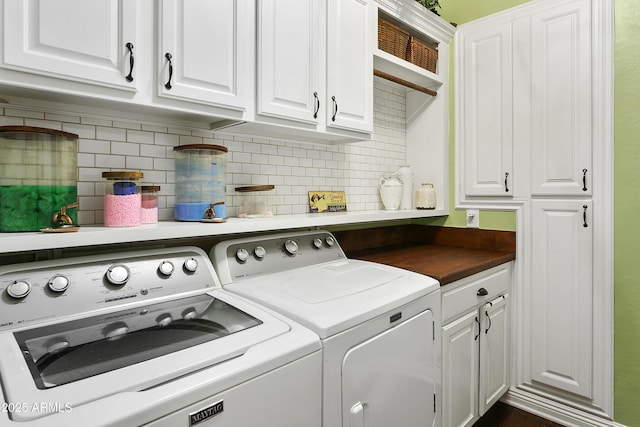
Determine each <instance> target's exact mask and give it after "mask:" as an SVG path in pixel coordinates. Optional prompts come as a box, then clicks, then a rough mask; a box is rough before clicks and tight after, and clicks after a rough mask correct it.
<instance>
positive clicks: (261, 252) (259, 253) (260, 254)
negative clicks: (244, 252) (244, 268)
mask: <svg viewBox="0 0 640 427" xmlns="http://www.w3.org/2000/svg"><path fill="white" fill-rule="evenodd" d="M253 254H254V255H255V256H256V258H258V259H262V258H264V256H265V255H266V254H267V250H266V249H265V248H263V247H262V246H256V248H255V249H254V250H253Z"/></svg>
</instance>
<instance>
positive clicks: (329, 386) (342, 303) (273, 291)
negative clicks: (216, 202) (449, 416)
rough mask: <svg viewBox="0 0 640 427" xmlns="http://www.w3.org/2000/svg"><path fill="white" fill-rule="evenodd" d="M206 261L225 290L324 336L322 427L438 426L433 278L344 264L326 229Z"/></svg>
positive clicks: (225, 249) (229, 250) (243, 244)
mask: <svg viewBox="0 0 640 427" xmlns="http://www.w3.org/2000/svg"><path fill="white" fill-rule="evenodd" d="M210 256H211V257H212V259H213V261H214V265H215V266H216V270H217V271H218V274H219V276H220V279H221V281H222V283H223V286H224V288H225V289H226V290H228V291H230V292H232V293H236V294H239V295H242V296H245V297H246V298H250V299H253V300H254V301H257V302H259V303H260V304H262V305H265V306H267V307H270V308H272V309H274V310H276V311H279V312H280V313H282V314H284V315H285V316H287V317H290V318H291V319H293V320H295V321H297V322H299V323H301V324H303V325H304V326H306V327H308V328H309V329H311V330H313V331H315V332H316V333H317V334H318V335H319V336H320V339H321V341H322V346H323V380H322V383H323V390H322V396H323V397H322V399H323V408H322V425H323V426H324V427H338V426H345V427H346V426H372V427H373V426H375V427H388V426H392V425H401V426H406V427H412V426H415V427H418V426H419V427H425V426H439V425H440V419H441V409H440V386H441V379H440V348H441V346H440V339H441V338H440V334H439V331H440V321H439V319H440V291H439V283H438V281H436V280H435V279H433V278H431V277H427V276H424V275H420V274H416V273H413V272H409V271H406V270H402V269H398V268H394V267H390V266H385V265H380V264H376V263H371V262H366V261H359V260H352V259H348V258H347V257H346V256H345V254H344V252H343V251H342V249H341V248H340V245H339V244H338V242H337V241H336V239H335V238H334V236H333V235H332V234H331V233H329V232H326V231H309V232H298V233H286V234H276V235H266V236H265V235H261V236H258V237H252V238H240V239H235V240H229V241H223V242H221V243H219V244H217V245H216V246H215V247H214V248H213V249H212V250H211V252H210Z"/></svg>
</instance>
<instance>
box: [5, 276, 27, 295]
mask: <svg viewBox="0 0 640 427" xmlns="http://www.w3.org/2000/svg"><path fill="white" fill-rule="evenodd" d="M29 292H31V283H29V282H27V281H26V280H16V281H15V282H13V283H10V284H9V286H7V293H8V294H9V296H10V297H12V298H16V299H21V298H24V297H26V296H27V295H29Z"/></svg>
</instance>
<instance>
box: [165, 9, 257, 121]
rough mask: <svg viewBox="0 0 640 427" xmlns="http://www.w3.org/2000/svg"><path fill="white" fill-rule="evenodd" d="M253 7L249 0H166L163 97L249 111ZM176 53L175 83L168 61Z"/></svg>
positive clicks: (173, 57)
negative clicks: (247, 107) (246, 108)
mask: <svg viewBox="0 0 640 427" xmlns="http://www.w3.org/2000/svg"><path fill="white" fill-rule="evenodd" d="M253 16H254V9H253V5H252V4H251V2H250V1H248V0H216V1H208V0H164V1H163V2H162V6H161V20H160V21H161V27H160V40H161V42H160V46H159V50H158V63H159V69H160V70H161V72H160V73H159V74H160V77H159V81H158V87H159V89H158V90H159V94H160V96H162V97H168V98H178V99H182V100H187V101H192V102H198V103H201V104H211V105H217V106H224V107H231V108H236V109H244V108H245V107H246V106H247V103H248V102H249V88H250V87H251V88H252V86H251V85H249V84H248V82H247V80H248V79H249V78H250V77H251V76H252V75H253V74H252V73H249V70H250V67H251V65H252V62H250V60H249V59H248V58H250V56H251V52H252V50H253V40H252V38H251V34H252V32H251V31H250V26H253V19H252V17H253ZM166 54H170V55H171V66H172V68H173V72H172V73H171V82H170V87H167V86H166V83H167V82H169V79H170V76H169V74H170V70H169V61H168V60H167V58H166V56H165V55H166Z"/></svg>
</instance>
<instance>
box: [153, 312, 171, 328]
mask: <svg viewBox="0 0 640 427" xmlns="http://www.w3.org/2000/svg"><path fill="white" fill-rule="evenodd" d="M156 322H157V323H158V326H161V327H163V328H165V327H167V326H169V325H170V324H171V322H173V317H171V315H170V314H169V313H166V314H161V315H160V316H158V317H157V318H156Z"/></svg>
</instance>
